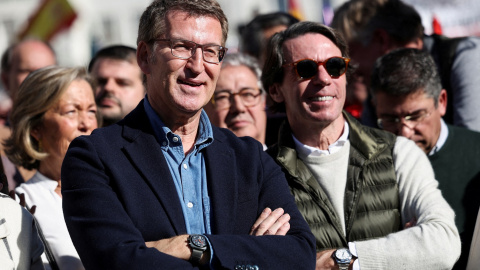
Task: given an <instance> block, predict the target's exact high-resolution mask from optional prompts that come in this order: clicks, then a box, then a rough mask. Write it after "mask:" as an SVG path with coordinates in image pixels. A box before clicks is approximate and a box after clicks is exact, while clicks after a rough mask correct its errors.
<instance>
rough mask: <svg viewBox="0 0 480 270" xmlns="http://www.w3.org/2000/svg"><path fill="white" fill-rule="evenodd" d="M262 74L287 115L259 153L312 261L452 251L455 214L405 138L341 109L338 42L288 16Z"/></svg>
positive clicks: (396, 264)
mask: <svg viewBox="0 0 480 270" xmlns="http://www.w3.org/2000/svg"><path fill="white" fill-rule="evenodd" d="M267 55H268V58H267V61H266V64H265V67H264V69H263V75H262V82H263V85H264V87H265V88H266V89H268V90H269V94H270V95H271V97H272V99H273V100H274V101H275V102H276V103H277V104H276V106H277V107H276V108H278V109H281V107H284V108H285V110H286V114H287V121H286V122H285V123H284V125H283V126H282V127H281V128H280V131H279V141H278V144H277V145H275V146H273V147H271V148H269V149H268V150H267V151H268V153H269V154H271V156H272V157H273V158H274V159H275V160H276V161H277V163H278V164H280V165H281V166H282V168H283V171H284V173H285V174H286V176H287V180H288V182H289V185H290V189H291V192H292V193H293V195H294V197H295V200H296V203H297V206H298V207H299V210H300V212H301V213H302V214H303V216H304V218H305V220H306V221H307V223H308V224H309V226H310V229H311V230H312V232H313V234H314V235H315V237H316V241H317V242H316V245H317V269H330V268H336V267H339V268H340V269H351V268H350V267H353V269H362V270H365V269H398V268H402V269H449V268H451V267H452V266H453V264H454V263H455V261H456V259H457V258H458V256H459V254H460V240H459V236H458V231H457V229H456V227H455V222H454V212H453V210H452V209H451V208H450V206H449V205H448V203H447V202H446V201H445V199H444V198H443V197H442V194H441V192H440V190H438V189H437V185H438V182H437V181H436V180H435V179H434V175H433V170H432V167H431V165H430V163H429V161H428V159H427V158H426V156H425V155H424V154H423V152H422V151H421V150H420V149H419V148H418V147H417V146H416V145H415V144H414V143H413V142H412V141H410V140H408V139H406V138H403V137H396V136H394V135H393V134H391V133H389V132H385V131H382V130H378V129H373V128H369V127H366V126H363V125H361V124H359V123H358V121H356V120H355V119H354V118H353V117H351V116H350V115H348V114H347V113H342V108H343V105H344V102H345V95H346V75H345V74H346V72H347V69H348V61H349V59H348V55H347V45H346V43H345V41H344V39H343V37H342V36H341V35H339V34H338V33H337V32H335V31H334V30H333V29H331V28H329V27H327V26H324V25H322V24H319V23H314V22H300V23H297V24H295V25H293V26H291V27H290V28H288V29H287V30H285V31H284V32H281V33H277V34H275V35H274V36H273V37H272V39H271V40H270V44H269V46H268V53H267Z"/></svg>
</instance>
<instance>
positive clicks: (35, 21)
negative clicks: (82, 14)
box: [18, 0, 77, 41]
mask: <svg viewBox="0 0 480 270" xmlns="http://www.w3.org/2000/svg"><path fill="white" fill-rule="evenodd" d="M76 18H77V13H76V12H75V10H74V9H73V8H72V6H71V5H70V3H68V1H67V0H43V1H42V3H41V4H40V7H39V8H38V9H37V10H36V11H35V12H34V13H33V14H32V15H31V16H30V18H29V20H28V23H27V25H26V27H25V28H24V29H23V30H22V31H21V32H20V34H19V35H18V38H19V40H22V39H24V38H27V37H34V38H38V39H41V40H44V41H49V40H50V39H51V38H52V37H53V36H55V35H56V34H57V33H58V32H60V31H61V30H63V29H67V28H69V27H70V26H71V25H72V23H73V21H75V19H76Z"/></svg>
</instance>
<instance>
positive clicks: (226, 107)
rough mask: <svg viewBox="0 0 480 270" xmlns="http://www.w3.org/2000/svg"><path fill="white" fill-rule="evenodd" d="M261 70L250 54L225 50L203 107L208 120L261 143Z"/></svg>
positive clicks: (264, 123) (264, 117)
mask: <svg viewBox="0 0 480 270" xmlns="http://www.w3.org/2000/svg"><path fill="white" fill-rule="evenodd" d="M261 74H262V71H261V70H260V66H259V65H258V62H257V60H256V59H255V58H253V57H252V56H249V55H246V54H242V53H235V54H228V55H226V56H225V58H224V59H223V61H222V69H221V70H220V76H219V78H218V81H217V86H216V88H215V92H214V93H213V97H212V99H211V102H209V103H208V104H207V105H206V106H205V111H206V112H207V114H208V117H209V118H210V121H212V124H214V125H216V126H218V127H222V128H228V129H230V130H231V131H232V132H233V133H234V134H235V135H237V136H238V137H242V136H250V137H252V138H254V139H256V140H257V141H259V142H260V143H262V144H263V146H264V148H265V149H266V146H265V132H266V128H267V113H266V112H265V106H266V100H265V97H266V94H265V91H264V90H263V87H262V83H261V81H260V77H261Z"/></svg>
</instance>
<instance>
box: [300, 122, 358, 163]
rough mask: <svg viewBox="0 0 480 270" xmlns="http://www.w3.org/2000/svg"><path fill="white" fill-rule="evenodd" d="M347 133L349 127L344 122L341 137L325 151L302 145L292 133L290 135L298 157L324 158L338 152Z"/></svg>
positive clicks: (346, 137)
mask: <svg viewBox="0 0 480 270" xmlns="http://www.w3.org/2000/svg"><path fill="white" fill-rule="evenodd" d="M349 133H350V129H349V126H348V123H347V121H345V124H344V128H343V133H342V135H341V136H340V138H338V140H337V141H335V142H334V143H332V144H330V145H329V146H328V149H327V150H320V149H318V148H315V147H312V146H309V145H306V144H303V143H301V142H300V141H299V140H297V138H295V136H294V135H293V133H292V137H293V141H294V142H295V149H296V150H297V151H298V153H299V155H300V156H309V155H312V156H325V155H330V154H333V153H335V152H337V151H338V150H340V149H341V148H342V147H343V146H344V145H345V143H346V142H347V141H348V135H349Z"/></svg>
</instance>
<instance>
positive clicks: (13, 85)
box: [0, 39, 57, 190]
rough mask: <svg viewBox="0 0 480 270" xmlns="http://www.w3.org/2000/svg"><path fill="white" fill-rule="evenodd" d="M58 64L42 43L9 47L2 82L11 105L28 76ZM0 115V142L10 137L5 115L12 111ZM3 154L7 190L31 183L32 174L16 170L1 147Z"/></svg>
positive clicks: (1, 146) (8, 109)
mask: <svg viewBox="0 0 480 270" xmlns="http://www.w3.org/2000/svg"><path fill="white" fill-rule="evenodd" d="M56 64H57V58H56V56H55V52H54V51H53V49H52V47H50V45H49V44H47V43H45V42H44V41H41V40H36V39H27V40H24V41H20V42H18V43H15V44H12V45H11V46H9V47H8V48H7V49H6V50H5V52H4V53H3V55H2V60H1V78H2V83H3V86H4V87H5V89H6V90H7V92H8V94H9V97H10V99H11V100H12V101H13V100H14V99H15V97H16V95H17V90H18V88H19V87H20V84H21V83H22V82H23V80H25V78H26V77H27V76H28V74H30V73H31V72H33V71H35V70H37V69H40V68H43V67H47V66H52V65H56ZM3 109H4V111H3V112H1V113H0V114H1V115H3V116H4V119H3V122H4V123H5V124H6V125H7V126H1V127H0V140H4V139H6V138H8V137H9V136H10V128H9V127H8V113H9V111H10V109H11V108H8V107H6V108H3ZM0 149H1V151H2V155H1V156H2V162H3V165H4V168H5V175H6V176H7V179H8V188H9V189H10V190H13V189H14V188H15V187H16V186H17V185H19V184H21V183H23V182H24V181H25V179H30V178H31V177H32V176H33V174H34V173H35V171H31V170H26V169H25V168H23V167H16V166H15V165H13V164H12V163H11V162H10V160H8V158H7V157H6V156H5V155H4V154H3V145H1V144H0Z"/></svg>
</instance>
